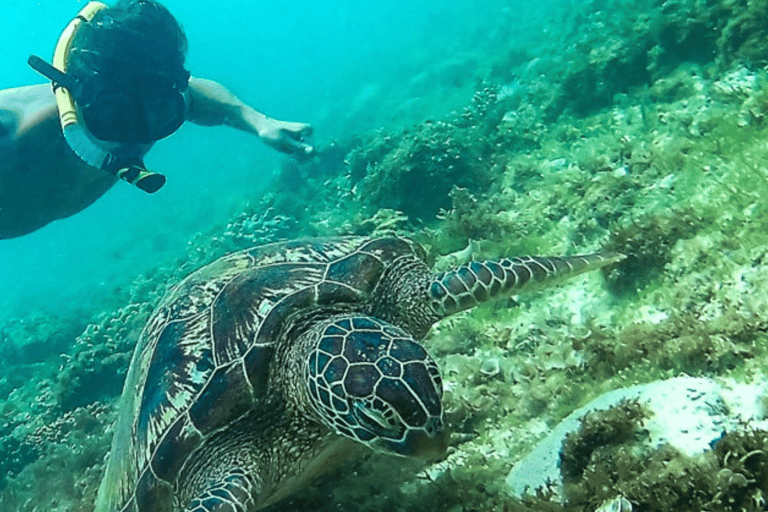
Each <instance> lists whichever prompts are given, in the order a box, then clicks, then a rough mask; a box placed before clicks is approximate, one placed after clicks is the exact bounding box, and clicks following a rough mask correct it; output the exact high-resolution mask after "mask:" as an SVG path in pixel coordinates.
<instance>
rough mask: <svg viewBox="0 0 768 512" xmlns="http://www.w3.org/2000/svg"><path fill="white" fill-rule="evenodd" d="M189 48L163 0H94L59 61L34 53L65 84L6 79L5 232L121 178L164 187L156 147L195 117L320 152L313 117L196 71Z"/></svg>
mask: <svg viewBox="0 0 768 512" xmlns="http://www.w3.org/2000/svg"><path fill="white" fill-rule="evenodd" d="M186 51H187V39H186V36H185V34H184V31H183V29H182V27H181V25H180V24H179V23H178V22H177V21H176V19H175V18H174V17H173V15H172V14H171V13H170V12H169V11H168V10H167V9H166V8H165V7H164V6H162V5H161V4H160V3H158V2H156V1H155V0H119V1H118V2H117V3H116V4H115V5H114V6H112V7H107V6H106V5H105V4H103V3H100V2H96V1H92V2H90V3H88V4H87V5H86V6H85V7H84V8H83V9H82V10H81V11H80V12H79V13H78V15H77V16H76V17H75V18H74V19H73V20H72V21H71V22H70V23H69V24H68V25H67V27H66V28H65V29H64V32H63V33H62V34H61V36H60V38H59V41H58V44H57V45H56V49H55V52H54V57H53V61H52V63H51V64H49V63H48V62H46V61H44V60H43V59H41V58H40V57H37V56H34V55H33V56H31V57H30V58H29V61H28V62H29V65H30V66H31V67H32V68H33V69H34V70H36V71H37V72H39V73H41V74H42V75H43V76H45V77H46V78H48V79H49V80H50V81H51V83H52V85H53V87H51V85H50V84H48V85H46V84H41V85H32V86H25V87H19V88H14V89H5V90H2V91H0V154H2V155H3V158H0V239H7V238H13V237H18V236H22V235H25V234H28V233H31V232H33V231H35V230H37V229H39V228H41V227H43V226H45V225H46V224H48V223H50V222H51V221H54V220H57V219H63V218H66V217H69V216H70V215H73V214H75V213H77V212H79V211H81V210H83V209H84V208H86V207H88V206H89V205H91V204H92V203H93V202H95V201H96V200H97V199H98V198H99V197H101V196H102V195H104V193H106V191H107V190H109V189H110V188H111V187H112V186H113V185H114V184H115V183H116V182H117V181H118V180H123V181H126V182H129V183H131V184H133V185H135V186H137V187H138V188H140V189H142V190H144V191H145V192H148V193H154V192H156V191H157V190H158V189H160V187H162V186H163V185H164V183H165V181H166V179H165V176H163V175H162V174H159V173H156V172H153V171H150V170H148V169H146V168H145V167H144V163H143V159H144V156H145V155H146V154H147V152H148V151H149V150H150V149H151V147H152V146H153V144H154V143H155V142H157V141H158V140H160V139H163V138H165V137H167V136H169V135H171V134H172V133H174V132H175V131H176V130H178V129H179V127H181V125H182V124H183V123H184V122H185V121H190V122H192V123H194V124H198V125H203V126H220V125H226V126H231V127H233V128H236V129H239V130H242V131H245V132H248V133H252V134H254V135H257V136H258V137H260V138H261V140H262V141H264V142H265V143H266V144H267V145H269V146H271V147H272V148H274V149H276V150H278V151H280V152H283V153H286V154H289V155H292V156H294V157H295V158H297V159H304V158H308V157H311V156H312V155H313V154H314V148H313V147H312V145H310V144H309V143H308V142H307V138H308V137H310V136H311V134H312V127H311V126H310V125H308V124H305V123H294V122H287V121H279V120H276V119H272V118H270V117H268V116H266V115H264V114H262V113H261V112H258V111H257V110H255V109H254V108H252V107H250V106H249V105H247V104H245V103H243V102H242V101H241V100H240V99H239V98H237V97H236V96H235V95H234V94H233V93H231V92H230V91H229V90H228V89H226V88H225V87H224V86H223V85H221V84H219V83H217V82H215V81H213V80H208V79H203V78H197V77H193V76H191V75H190V73H189V71H187V69H186V68H185V67H184V61H185V58H186Z"/></svg>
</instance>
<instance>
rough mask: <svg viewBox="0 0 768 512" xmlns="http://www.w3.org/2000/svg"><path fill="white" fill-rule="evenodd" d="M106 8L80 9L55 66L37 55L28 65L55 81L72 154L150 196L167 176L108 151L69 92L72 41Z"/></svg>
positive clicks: (57, 51)
mask: <svg viewBox="0 0 768 512" xmlns="http://www.w3.org/2000/svg"><path fill="white" fill-rule="evenodd" d="M106 8H107V6H106V5H105V4H103V3H101V2H89V3H88V4H87V5H86V6H85V7H83V9H82V10H80V12H79V13H78V14H77V16H76V17H75V18H74V19H73V20H72V21H70V22H69V24H68V25H67V26H66V28H65V29H64V31H63V32H62V33H61V36H59V41H58V42H57V43H56V49H55V50H54V53H53V65H51V64H48V63H47V62H45V61H44V60H43V59H41V58H40V57H37V56H35V55H32V56H30V58H29V60H28V63H29V65H30V66H31V67H32V68H33V69H34V70H35V71H37V72H38V73H40V74H42V75H43V76H45V77H46V78H48V79H49V80H51V81H52V82H53V93H54V96H55V98H56V106H57V107H58V110H59V122H60V123H61V129H62V132H63V133H64V138H65V139H66V141H67V144H68V145H69V147H70V148H71V149H72V151H74V152H75V154H77V156H78V157H80V159H81V160H83V161H84V162H86V163H87V164H88V165H91V166H93V167H96V168H97V169H101V170H103V171H107V172H109V173H110V174H113V175H114V176H116V177H117V178H119V179H121V180H123V181H125V182H128V183H130V184H131V185H134V186H136V187H138V188H140V189H141V190H143V191H144V192H148V193H150V194H151V193H154V192H157V191H158V190H159V189H160V188H161V187H162V186H163V185H164V184H165V181H166V180H165V176H163V175H162V174H159V173H156V172H152V171H149V170H147V169H145V168H144V165H143V163H142V162H141V160H140V159H137V158H125V157H122V158H121V157H120V156H119V155H118V154H116V152H114V151H110V150H108V149H106V148H105V145H104V144H100V143H98V142H97V141H96V140H95V138H94V137H93V136H92V135H91V134H90V132H88V130H87V127H86V126H84V124H83V123H82V122H81V120H80V116H79V114H78V110H77V104H76V103H75V100H74V98H73V96H72V91H71V90H70V89H71V88H73V87H74V86H75V85H76V81H75V79H73V78H72V77H70V76H68V75H67V74H66V73H67V61H68V60H69V54H70V51H71V50H72V41H73V40H74V38H75V35H76V34H77V31H78V29H79V28H80V27H81V26H82V25H83V24H84V23H89V22H90V21H91V20H92V19H93V17H94V16H96V14H97V13H99V12H100V11H102V10H104V9H106Z"/></svg>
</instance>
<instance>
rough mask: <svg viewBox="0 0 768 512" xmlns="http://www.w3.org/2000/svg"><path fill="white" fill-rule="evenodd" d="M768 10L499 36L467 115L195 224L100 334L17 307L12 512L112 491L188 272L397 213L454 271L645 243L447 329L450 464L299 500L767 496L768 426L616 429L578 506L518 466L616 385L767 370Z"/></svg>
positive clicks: (5, 435)
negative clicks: (156, 342)
mask: <svg viewBox="0 0 768 512" xmlns="http://www.w3.org/2000/svg"><path fill="white" fill-rule="evenodd" d="M766 12H768V8H767V7H766V5H765V2H665V3H664V4H663V5H657V3H656V2H647V3H639V4H638V3H635V4H632V5H630V4H627V3H626V2H618V1H603V2H587V4H586V5H585V7H584V10H583V11H582V12H581V13H580V14H578V15H577V16H575V17H574V18H573V19H569V20H568V21H567V23H566V26H565V28H559V30H561V32H559V33H560V34H561V37H560V38H559V39H558V38H552V39H551V41H550V42H549V43H548V44H547V45H544V46H542V47H541V48H537V49H536V50H530V52H526V53H524V54H521V53H520V52H519V51H518V50H516V49H511V50H505V49H499V50H498V54H499V55H502V56H503V62H502V58H501V57H498V56H497V55H489V56H488V57H487V62H486V63H485V64H486V65H487V67H488V69H489V72H488V76H489V77H490V78H489V80H491V82H490V83H488V82H486V83H484V84H482V85H479V86H478V88H477V93H476V94H475V95H474V96H473V97H472V98H471V99H470V100H469V102H468V103H467V105H466V107H465V108H464V109H463V110H460V111H457V112H453V113H446V114H445V116H444V118H443V119H439V120H435V119H432V120H423V121H421V122H420V123H418V124H416V125H415V126H398V127H395V128H392V129H388V130H380V131H376V132H373V133H370V134H363V135H360V136H359V137H357V138H355V139H353V140H348V141H342V142H337V143H335V144H331V145H328V147H326V148H324V149H323V151H321V158H320V159H319V160H318V161H316V162H313V163H309V164H302V165H300V164H294V163H287V164H285V165H284V166H283V167H282V168H281V169H280V172H279V173H278V175H277V176H276V178H275V182H274V185H273V187H272V188H273V191H272V193H270V194H267V195H266V196H264V197H263V198H260V199H258V200H254V201H253V202H252V203H251V204H248V205H244V206H243V208H242V211H241V212H240V213H239V214H238V215H236V216H235V217H233V219H231V221H230V222H229V223H228V224H227V225H226V226H221V227H220V228H219V229H215V230H213V231H212V232H208V233H201V234H200V235H198V236H197V237H196V238H195V239H194V240H191V241H190V244H189V247H190V249H189V251H188V252H187V253H186V254H181V255H179V261H178V264H177V265H175V266H173V267H171V268H162V269H158V270H157V272H156V273H155V274H154V275H148V276H142V277H138V278H137V279H136V281H135V283H134V284H133V286H132V287H131V288H130V289H127V290H121V291H120V292H119V294H120V296H121V299H122V303H121V305H120V306H118V307H114V308H110V309H105V310H101V311H96V312H94V314H93V316H92V317H91V318H92V320H90V321H89V325H87V326H86V327H84V326H83V324H84V323H85V322H84V321H82V320H81V321H80V322H75V323H74V324H73V323H72V322H71V321H70V322H69V323H66V322H64V321H62V322H59V321H58V320H57V319H53V320H51V319H45V320H44V319H41V318H29V319H25V322H26V323H25V326H24V327H21V326H20V324H19V321H15V320H14V321H11V322H9V323H8V324H7V325H5V326H4V329H3V332H4V333H6V338H13V339H14V340H16V341H14V343H13V344H9V343H3V350H4V353H3V354H2V358H3V359H4V360H5V361H12V362H13V365H12V368H13V371H11V372H8V375H7V376H3V378H2V379H1V380H0V390H2V392H0V397H7V399H6V398H3V399H0V410H2V412H3V416H4V417H5V418H9V420H8V421H7V422H6V423H5V425H4V426H3V428H2V429H0V453H2V454H3V455H2V464H0V468H1V469H2V475H8V476H3V477H2V478H3V480H2V482H1V483H0V508H2V509H3V510H9V511H13V510H20V511H22V510H24V511H26V510H33V509H34V508H35V507H37V508H46V509H49V510H86V511H87V510H90V508H89V507H90V505H89V504H90V503H92V502H93V495H94V493H95V488H96V486H97V485H98V480H99V476H98V475H99V472H100V470H101V464H102V458H103V455H104V454H105V453H106V451H107V450H108V446H109V432H110V431H109V429H108V427H109V425H110V424H111V422H112V421H113V419H114V410H113V407H114V403H115V400H116V398H117V396H118V394H119V392H120V389H121V386H122V379H123V377H124V374H125V371H126V370H127V365H128V361H129V359H130V354H131V351H132V346H133V343H134V342H135V340H136V339H137V337H138V332H139V331H140V330H141V328H142V327H143V322H144V320H146V318H147V316H148V314H149V312H150V311H151V309H152V307H154V305H155V304H156V303H157V301H158V300H159V298H160V297H161V296H162V295H163V293H164V292H165V290H167V289H168V288H169V287H170V286H172V285H173V284H174V283H175V282H178V280H180V279H181V278H183V276H184V275H186V274H187V273H189V272H190V271H192V270H193V269H195V268H197V267H199V266H200V265H202V264H204V263H206V262H209V261H211V260H213V259H215V258H216V257H218V256H220V255H222V254H224V253H226V252H230V251H233V250H238V249H241V248H244V247H248V246H251V245H255V244H259V243H263V242H269V241H274V240H279V239H286V238H295V237H301V236H318V235H335V234H345V233H353V234H377V233H384V232H389V231H396V232H398V233H401V234H407V235H412V236H414V237H415V238H416V239H418V240H420V241H421V242H423V243H424V244H425V245H426V246H427V247H428V248H429V250H430V257H431V258H432V259H433V260H434V261H437V262H438V264H440V262H441V261H442V262H443V264H446V263H445V262H446V261H447V260H446V258H448V257H449V256H450V255H453V257H454V258H459V259H461V258H463V259H468V258H472V257H474V258H484V257H493V256H499V255H519V254H523V253H547V254H555V253H574V252H576V251H587V250H598V249H600V248H606V249H610V250H616V251H619V252H622V253H625V254H626V255H627V256H628V257H627V259H626V260H624V261H623V262H622V263H620V264H619V265H617V266H616V267H615V268H613V269H611V270H610V271H609V272H608V273H607V274H606V275H605V276H600V275H595V276H587V277H584V278H583V279H579V280H576V281H575V282H574V283H570V284H567V285H565V286H563V287H560V288H558V289H555V290H550V291H545V292H540V293H537V294H533V295H529V296H525V297H519V298H516V299H515V300H510V301H504V302H502V303H499V304H493V305H487V306H484V307H481V308H478V309H477V310H475V311H472V312H468V313H463V314H461V315H458V316H456V317H455V318H451V319H448V320H445V321H444V322H441V323H440V324H438V325H437V326H435V328H434V329H433V330H432V332H431V333H430V334H429V336H428V339H427V340H426V344H427V346H428V347H429V349H430V351H431V352H432V353H433V354H434V355H435V356H436V357H437V359H438V361H439V362H440V364H441V367H442V371H443V374H444V380H445V383H446V393H445V396H446V399H445V402H446V416H447V419H448V420H449V423H450V424H451V425H452V426H453V428H454V430H455V443H454V446H453V447H452V449H451V453H450V455H449V457H448V459H447V460H446V461H444V462H442V463H439V464H436V465H434V466H432V467H430V468H427V469H424V468H421V467H419V466H417V465H415V464H412V463H410V462H406V461H402V460H400V459H390V458H386V459H384V460H382V459H381V458H379V457H368V458H366V459H365V460H363V461H362V462H360V463H359V464H357V465H355V466H354V468H353V472H354V473H355V474H354V475H353V476H350V475H349V474H348V473H349V471H347V473H343V474H333V475H330V476H328V477H326V478H324V479H322V480H321V481H320V482H319V483H318V484H317V486H316V487H315V488H314V489H312V490H310V491H308V492H307V493H304V494H302V495H301V496H298V497H296V498H294V501H293V502H292V503H293V504H294V506H295V508H296V509H297V510H333V509H335V508H336V504H337V503H343V504H344V508H345V509H346V510H351V511H357V510H359V511H367V510H384V509H386V510H403V511H407V510H424V509H432V510H447V511H451V512H459V511H466V510H509V511H512V510H595V508H597V507H599V506H600V505H601V504H603V503H604V502H605V501H606V500H610V499H612V498H615V497H616V496H619V495H621V496H624V497H625V498H627V499H629V500H630V502H632V503H633V504H634V505H633V506H635V508H636V509H637V510H672V509H675V510H686V509H685V508H680V507H682V505H681V504H682V503H684V502H685V503H691V504H692V505H690V507H691V508H689V509H690V510H705V509H707V507H709V508H710V509H715V508H713V507H716V509H717V510H742V509H743V510H758V509H760V507H764V506H765V499H766V498H765V495H766V492H768V490H766V483H765V482H766V480H768V473H766V457H765V453H763V452H764V451H765V450H766V448H765V445H766V439H765V434H764V433H761V432H758V431H752V430H749V429H745V430H744V431H742V432H734V433H728V434H726V436H725V437H724V438H723V439H722V440H721V441H720V442H719V443H718V444H717V445H716V446H715V449H714V450H713V451H712V452H711V453H708V454H706V455H704V456H702V457H700V458H696V459H693V458H687V457H684V456H682V455H681V454H679V453H676V452H674V451H673V450H671V449H662V450H660V451H657V452H653V453H643V454H637V453H633V452H632V451H631V450H629V449H628V448H627V446H626V445H625V444H624V443H623V442H622V441H621V439H620V438H615V439H614V440H615V441H616V442H611V443H607V442H602V445H606V446H602V445H601V448H600V450H599V451H597V452H596V451H595V450H591V451H590V452H589V453H587V454H585V453H582V454H579V453H577V454H576V455H574V456H573V457H574V458H575V459H580V458H582V459H584V460H580V461H579V462H578V464H577V465H578V467H580V468H581V469H580V470H579V471H577V472H575V474H574V476H573V481H572V482H571V484H570V488H569V491H568V496H569V502H568V504H567V505H560V504H559V503H557V502H554V501H552V500H551V499H550V498H551V496H549V495H548V492H547V490H546V489H544V490H542V492H541V495H540V496H539V497H538V498H535V497H533V498H528V499H526V500H523V501H519V500H516V499H514V498H512V497H511V496H509V494H508V492H507V491H506V488H505V485H504V478H505V476H506V474H507V473H508V472H509V469H510V467H511V465H512V464H514V462H515V461H516V460H519V459H520V458H521V457H522V455H524V454H525V453H526V451H527V450H529V449H530V448H531V447H532V446H533V445H534V444H535V443H536V442H537V441H538V440H540V439H541V438H543V437H544V436H545V434H546V432H547V431H548V429H550V428H551V427H552V426H553V425H554V424H556V423H557V422H558V421H559V420H560V419H562V418H564V417H565V416H567V414H568V413H570V412H571V411H573V410H574V409H575V408H577V407H578V406H580V405H583V404H584V403H586V402H588V401H589V400H590V399H592V398H594V397H596V396H598V395H599V394H601V393H602V392H605V391H607V390H610V389H615V388H617V387H621V386H626V385H629V384H634V383H640V382H648V381H651V380H655V379H657V378H665V377H671V376H674V375H678V374H681V373H686V374H692V375H721V376H731V377H735V378H739V379H744V380H749V379H752V378H756V377H759V376H764V375H765V373H766V363H765V361H766V360H768V353H767V349H766V347H768V294H766V293H765V290H768V266H767V265H766V263H767V262H768V212H767V211H766V208H768V206H767V205H766V201H765V198H766V197H768V173H767V172H766V170H765V169H766V164H768V145H767V144H766V143H765V140H767V139H768V130H767V128H768V122H766V113H767V112H768V80H766V70H765V68H763V66H765V63H766V61H768V59H767V58H766V47H765V45H764V44H763V41H764V40H765V31H766V29H765V27H766V26H768V24H766V23H765V21H766V20H765V16H766V14H765V13H766ZM681 20H684V22H683V23H681ZM522 55H525V58H523V57H522ZM296 184H298V185H296ZM289 189H290V190H291V193H290V194H287V193H285V192H284V191H285V190H289ZM30 331H35V332H36V334H35V335H34V336H31V335H30V334H29V333H30ZM19 340H23V342H21V341H19ZM25 351H26V352H25ZM59 353H63V354H64V357H63V358H59V355H58V354H59ZM24 354H27V355H24ZM31 355H34V356H35V358H38V359H37V360H34V359H30V357H31ZM54 359H55V360H56V361H55V363H52V362H51V361H52V360H54ZM43 363H46V364H43ZM625 425H626V424H625ZM593 444H595V443H593ZM594 453H599V454H600V457H592V454H594ZM62 475H66V476H67V478H66V479H64V478H62ZM43 491H45V492H43ZM43 495H45V496H49V498H47V499H48V500H49V501H48V502H44V501H42V500H41V498H40V497H41V496H43ZM686 500H687V501H686ZM329 503H330V504H329ZM425 504H428V506H427V505H425ZM694 505H695V507H694ZM696 507H698V508H696ZM275 510H280V507H275Z"/></svg>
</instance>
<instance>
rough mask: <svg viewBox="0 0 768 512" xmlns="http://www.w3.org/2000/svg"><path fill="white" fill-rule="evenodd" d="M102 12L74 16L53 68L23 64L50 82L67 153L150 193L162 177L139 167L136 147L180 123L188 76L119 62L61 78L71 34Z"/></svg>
mask: <svg viewBox="0 0 768 512" xmlns="http://www.w3.org/2000/svg"><path fill="white" fill-rule="evenodd" d="M105 8H106V6H105V5H104V4H102V3H100V2H90V3H89V4H88V5H86V6H85V7H84V8H83V9H82V10H81V11H80V13H78V16H77V17H76V18H75V19H74V20H72V21H71V22H70V23H69V25H68V26H67V28H66V29H65V30H64V32H63V33H62V34H61V37H60V38H59V42H58V44H57V45H56V51H55V52H54V58H53V65H51V64H49V63H47V62H45V61H44V60H43V59H41V58H39V57H37V56H34V55H33V56H31V57H30V58H29V61H28V62H29V65H30V66H31V67H32V68H33V69H34V70H35V71H37V72H38V73H40V74H42V75H43V76H45V77H46V78H48V79H49V80H51V82H52V83H53V89H54V94H55V96H56V103H57V106H58V109H59V120H60V122H61V127H62V130H63V132H64V137H65V138H66V140H67V143H68V144H69V146H70V147H71V148H72V150H73V151H74V152H75V153H76V154H77V155H78V156H79V157H80V158H81V159H82V160H83V161H85V162H86V163H88V164H89V165H92V166H93V167H96V168H98V169H102V170H105V171H107V172H110V173H111V174H114V175H115V176H117V177H118V178H120V179H123V180H125V181H128V182H129V183H132V184H134V185H136V186H137V187H139V188H141V189H142V190H144V191H146V192H149V193H152V192H155V191H157V190H158V189H159V188H160V187H162V186H163V184H164V183H165V177H164V176H163V175H161V174H157V173H154V172H151V171H148V170H147V169H145V168H144V164H143V162H142V161H141V158H142V154H143V152H142V146H144V148H143V149H144V150H145V149H146V145H148V144H152V143H154V142H156V141H158V140H160V139H162V138H165V137H167V136H168V135H170V134H172V133H173V132H175V131H176V130H177V129H178V128H179V127H180V126H181V125H182V124H183V123H184V118H185V101H184V96H183V92H184V91H185V90H186V88H187V86H188V83H189V76H190V75H189V72H188V71H187V70H186V69H184V67H183V65H182V64H179V65H178V66H177V67H176V69H175V70H174V71H173V72H169V71H168V70H160V71H159V72H154V73H142V72H136V70H132V71H133V73H129V72H125V71H124V67H125V66H122V67H121V63H112V66H111V68H108V69H100V67H99V66H95V67H94V69H93V72H92V73H91V75H90V76H86V77H80V76H78V77H75V76H72V75H70V74H67V72H66V71H67V61H68V59H69V55H70V52H71V50H72V40H73V39H74V36H75V34H76V33H77V31H78V29H79V28H80V27H81V26H82V25H83V24H84V23H88V22H90V21H91V20H92V19H93V17H94V16H95V15H96V14H97V13H98V12H99V11H101V10H102V9H105ZM102 67H103V66H102Z"/></svg>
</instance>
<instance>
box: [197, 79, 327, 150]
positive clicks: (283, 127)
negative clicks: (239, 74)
mask: <svg viewBox="0 0 768 512" xmlns="http://www.w3.org/2000/svg"><path fill="white" fill-rule="evenodd" d="M187 98H188V99H187V101H188V102H189V105H188V109H187V120H188V121H191V122H193V123H195V124H199V125H203V126H217V125H227V126H231V127H233V128H237V129H238V130H243V131H245V132H248V133H253V134H255V135H258V136H259V137H260V138H261V139H262V140H263V141H264V142H265V143H266V144H268V145H269V146H271V147H273V148H275V149H276V150H278V151H282V152H283V153H288V154H290V155H294V156H296V157H297V158H305V157H308V156H311V155H313V154H314V151H315V149H314V148H313V147H312V146H311V145H310V144H307V143H306V142H305V141H304V139H305V138H306V137H309V136H310V135H312V127H311V126H310V125H308V124H306V123H291V122H288V121H278V120H277V119H272V118H271V117H267V116H265V115H264V114H262V113H261V112H258V111H256V110H255V109H254V108H252V107H250V106H248V105H246V104H245V103H243V102H242V101H241V100H240V99H239V98H238V97H237V96H235V95H234V94H232V93H231V92H230V91H229V90H228V89H227V88H226V87H224V86H223V85H221V84H220V83H218V82H214V81H213V80H206V79H204V78H195V77H192V78H190V80H189V91H188V96H187Z"/></svg>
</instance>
